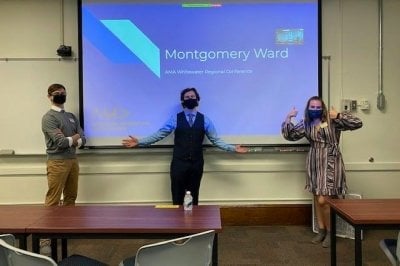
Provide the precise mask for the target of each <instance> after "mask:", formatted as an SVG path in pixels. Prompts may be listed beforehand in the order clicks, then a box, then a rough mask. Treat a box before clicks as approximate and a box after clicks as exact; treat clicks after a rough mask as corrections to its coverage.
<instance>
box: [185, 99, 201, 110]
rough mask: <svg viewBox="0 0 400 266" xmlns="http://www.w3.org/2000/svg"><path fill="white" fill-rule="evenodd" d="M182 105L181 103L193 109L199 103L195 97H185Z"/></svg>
mask: <svg viewBox="0 0 400 266" xmlns="http://www.w3.org/2000/svg"><path fill="white" fill-rule="evenodd" d="M182 105H183V107H186V108H187V109H193V108H195V107H196V106H198V105H199V103H198V101H197V99H187V100H184V101H183V103H182Z"/></svg>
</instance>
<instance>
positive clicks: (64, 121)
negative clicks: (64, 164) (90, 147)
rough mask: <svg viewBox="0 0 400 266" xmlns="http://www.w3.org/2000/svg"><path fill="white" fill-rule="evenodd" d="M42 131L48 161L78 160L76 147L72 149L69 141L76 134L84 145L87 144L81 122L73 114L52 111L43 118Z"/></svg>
mask: <svg viewBox="0 0 400 266" xmlns="http://www.w3.org/2000/svg"><path fill="white" fill-rule="evenodd" d="M42 131H43V134H44V137H45V141H46V153H47V158H48V159H71V158H76V147H74V146H71V147H70V146H69V141H68V139H67V137H71V136H73V135H75V134H76V133H78V134H79V135H80V136H81V139H82V145H84V144H85V143H86V139H85V135H84V133H83V130H82V128H81V126H80V124H79V120H78V119H77V118H76V117H75V115H73V114H72V113H68V112H57V111H55V110H53V109H50V110H49V111H48V112H47V113H46V114H45V115H44V116H43V118H42Z"/></svg>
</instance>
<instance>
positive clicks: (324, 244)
mask: <svg viewBox="0 0 400 266" xmlns="http://www.w3.org/2000/svg"><path fill="white" fill-rule="evenodd" d="M330 246H331V233H330V232H328V233H327V234H326V237H325V239H324V241H322V247H323V248H329V247H330Z"/></svg>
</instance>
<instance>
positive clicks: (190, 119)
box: [188, 114, 194, 126]
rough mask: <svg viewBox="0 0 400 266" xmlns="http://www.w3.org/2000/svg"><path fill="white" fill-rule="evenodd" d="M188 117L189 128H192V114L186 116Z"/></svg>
mask: <svg viewBox="0 0 400 266" xmlns="http://www.w3.org/2000/svg"><path fill="white" fill-rule="evenodd" d="M188 116H189V125H190V126H193V117H194V114H188Z"/></svg>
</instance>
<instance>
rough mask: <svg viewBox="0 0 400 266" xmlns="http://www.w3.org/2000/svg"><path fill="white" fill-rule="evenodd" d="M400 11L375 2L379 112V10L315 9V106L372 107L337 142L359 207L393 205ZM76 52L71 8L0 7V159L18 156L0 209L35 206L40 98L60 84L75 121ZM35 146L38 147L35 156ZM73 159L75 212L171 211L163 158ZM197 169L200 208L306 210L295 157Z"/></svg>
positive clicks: (43, 4) (5, 177)
mask: <svg viewBox="0 0 400 266" xmlns="http://www.w3.org/2000/svg"><path fill="white" fill-rule="evenodd" d="M62 2H63V3H64V21H63V23H64V25H65V27H64V35H63V34H62V30H61V25H62V22H61V16H60V14H61V8H60V3H62ZM399 11H400V1H398V0H383V24H382V25H383V48H384V49H383V75H382V76H383V91H384V94H385V96H386V100H387V105H386V108H385V110H384V111H380V110H378V109H377V107H376V98H377V94H378V85H379V79H378V74H379V65H378V62H379V60H378V51H379V49H378V48H379V45H378V41H379V35H378V29H379V20H378V18H379V17H378V0H322V32H323V33H322V34H323V36H322V47H323V52H322V54H323V56H324V59H323V61H322V66H323V95H324V99H325V101H326V102H327V103H328V104H329V105H333V106H335V107H336V108H337V109H340V103H341V99H353V100H357V101H361V100H368V101H369V102H370V103H371V108H370V110H368V111H362V110H360V108H358V109H357V111H356V112H355V114H356V115H357V116H359V117H360V118H361V119H362V120H363V122H364V127H363V128H362V129H360V130H358V131H354V132H345V133H344V134H343V135H342V140H341V149H342V152H343V155H344V160H345V163H346V169H347V177H348V185H349V189H350V192H354V193H358V194H361V195H362V196H363V197H364V198H398V197H400V190H399V189H398V188H399V187H400V176H399V169H400V155H399V153H398V150H399V148H400V147H399V142H398V140H397V135H398V132H399V129H400V128H399V127H400V123H398V119H397V118H398V115H399V114H400V105H399V104H398V101H399V99H400V95H399V94H400V90H398V84H400V75H398V69H399V68H400V53H399V52H398V47H400V35H399V34H398V32H399V31H398V25H399V23H400V18H399V17H398V15H397V14H398V13H399ZM63 39H64V42H65V44H66V45H71V46H72V49H73V51H74V56H73V58H72V59H70V60H59V58H58V57H57V55H56V49H57V48H58V46H59V45H60V44H61V42H62V40H63ZM77 51H78V36H77V6H76V2H75V1H73V0H64V1H54V0H13V1H9V0H0V106H1V107H0V108H1V112H0V123H1V128H2V130H1V132H2V133H1V135H0V136H1V137H0V153H1V152H2V151H3V152H4V153H7V151H8V150H9V149H14V150H16V151H18V150H21V151H24V152H22V153H20V154H18V153H17V154H16V155H7V154H6V155H0V204H14V203H15V204H22V203H42V202H43V201H44V195H45V192H46V189H47V180H46V169H45V161H46V157H45V155H44V139H43V136H42V133H41V128H40V119H41V115H42V114H43V113H45V112H46V111H47V109H48V108H49V106H50V105H49V102H48V99H47V97H46V89H47V87H48V85H49V84H50V83H54V82H59V83H63V84H65V86H66V87H67V91H68V101H67V104H66V108H67V109H68V110H70V111H72V112H74V113H76V114H78V112H79V95H78V94H79V93H78V62H77V60H76V58H75V57H76V56H77ZM277 100H282V101H284V100H285V99H277ZM25 106H29V108H31V109H34V110H29V109H28V110H26V109H24V107H25ZM299 109H303V107H299ZM288 111H289V110H288ZM266 119H268V116H267V115H266ZM282 119H284V118H282ZM38 145H43V150H42V151H41V152H38V151H37V148H36V147H38ZM79 158H80V162H81V175H80V187H79V197H78V202H80V203H133V202H134V203H143V204H147V203H166V202H170V191H169V162H170V159H171V150H170V149H155V150H117V151H115V150H114V151H113V150H100V151H81V152H80V155H79ZM205 160H206V165H205V174H204V177H203V181H202V187H201V192H200V198H201V202H203V203H215V204H225V205H236V204H239V205H242V204H265V203H268V204H281V203H284V204H296V203H310V194H309V193H307V192H305V191H304V189H303V188H304V184H305V172H304V161H305V153H304V152H276V151H273V150H268V149H267V150H265V151H264V152H257V153H251V154H244V155H243V154H232V153H226V152H222V151H218V150H215V149H208V150H207V151H206V153H205Z"/></svg>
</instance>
